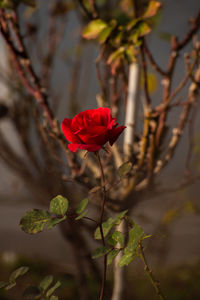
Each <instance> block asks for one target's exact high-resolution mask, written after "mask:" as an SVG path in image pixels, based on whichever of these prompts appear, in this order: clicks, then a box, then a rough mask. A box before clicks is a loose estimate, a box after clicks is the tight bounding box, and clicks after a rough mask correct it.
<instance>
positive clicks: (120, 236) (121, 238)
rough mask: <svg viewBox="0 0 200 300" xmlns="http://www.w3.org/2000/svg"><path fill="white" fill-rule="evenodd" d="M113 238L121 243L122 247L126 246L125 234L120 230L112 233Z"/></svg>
mask: <svg viewBox="0 0 200 300" xmlns="http://www.w3.org/2000/svg"><path fill="white" fill-rule="evenodd" d="M112 238H113V240H115V241H116V242H117V243H119V244H120V246H121V247H123V246H124V236H123V234H122V233H121V232H120V231H115V232H113V234H112Z"/></svg>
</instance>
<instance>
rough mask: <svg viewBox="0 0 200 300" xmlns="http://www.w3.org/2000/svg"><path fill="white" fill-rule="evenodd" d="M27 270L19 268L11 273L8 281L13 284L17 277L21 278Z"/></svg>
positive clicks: (26, 268)
mask: <svg viewBox="0 0 200 300" xmlns="http://www.w3.org/2000/svg"><path fill="white" fill-rule="evenodd" d="M28 270H29V268H28V267H23V266H22V267H20V268H18V269H16V270H15V271H13V272H12V273H11V275H10V277H9V281H10V282H13V281H15V280H16V279H17V278H18V277H19V276H22V275H24V274H26V273H27V272H28Z"/></svg>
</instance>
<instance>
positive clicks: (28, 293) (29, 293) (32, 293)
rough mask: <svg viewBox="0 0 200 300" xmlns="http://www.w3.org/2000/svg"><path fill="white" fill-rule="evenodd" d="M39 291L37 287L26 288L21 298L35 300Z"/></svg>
mask: <svg viewBox="0 0 200 300" xmlns="http://www.w3.org/2000/svg"><path fill="white" fill-rule="evenodd" d="M40 294H41V293H40V290H39V288H38V287H37V286H28V287H27V288H25V290H24V291H23V296H24V297H25V298H27V299H31V300H32V299H35V298H36V297H38V296H40Z"/></svg>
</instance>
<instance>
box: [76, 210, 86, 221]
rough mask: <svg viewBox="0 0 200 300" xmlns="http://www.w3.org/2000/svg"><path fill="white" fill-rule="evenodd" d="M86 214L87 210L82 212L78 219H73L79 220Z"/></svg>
mask: <svg viewBox="0 0 200 300" xmlns="http://www.w3.org/2000/svg"><path fill="white" fill-rule="evenodd" d="M87 213H88V209H86V210H85V211H84V212H82V214H80V215H79V216H78V217H76V218H75V220H76V221H77V220H80V219H82V218H84V217H85V216H86V215H87Z"/></svg>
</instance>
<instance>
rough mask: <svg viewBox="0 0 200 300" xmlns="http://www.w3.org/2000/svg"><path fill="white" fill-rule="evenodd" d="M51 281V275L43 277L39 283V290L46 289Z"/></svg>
mask: <svg viewBox="0 0 200 300" xmlns="http://www.w3.org/2000/svg"><path fill="white" fill-rule="evenodd" d="M52 282H53V276H52V275H48V276H46V277H44V278H43V280H42V281H41V282H40V284H39V289H40V290H41V291H46V290H47V289H48V287H49V286H50V284H51V283H52Z"/></svg>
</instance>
